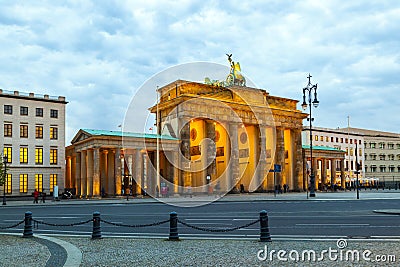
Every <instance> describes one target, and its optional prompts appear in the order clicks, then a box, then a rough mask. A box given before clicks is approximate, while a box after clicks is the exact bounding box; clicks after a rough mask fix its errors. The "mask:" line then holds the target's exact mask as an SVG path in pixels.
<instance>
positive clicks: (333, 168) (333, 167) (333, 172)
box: [331, 159, 336, 186]
mask: <svg viewBox="0 0 400 267" xmlns="http://www.w3.org/2000/svg"><path fill="white" fill-rule="evenodd" d="M335 179H336V159H331V186H332V185H333V184H334V183H335Z"/></svg>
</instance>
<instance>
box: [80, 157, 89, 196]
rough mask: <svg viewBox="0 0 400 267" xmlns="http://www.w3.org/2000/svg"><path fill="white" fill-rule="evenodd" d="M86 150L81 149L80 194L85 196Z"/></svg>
mask: <svg viewBox="0 0 400 267" xmlns="http://www.w3.org/2000/svg"><path fill="white" fill-rule="evenodd" d="M87 171H88V170H87V150H82V151H81V196H87V194H88V193H87Z"/></svg>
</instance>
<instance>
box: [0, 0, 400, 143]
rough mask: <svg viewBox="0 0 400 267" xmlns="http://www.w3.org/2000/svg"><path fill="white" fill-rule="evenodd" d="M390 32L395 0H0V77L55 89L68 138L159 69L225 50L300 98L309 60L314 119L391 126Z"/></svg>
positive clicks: (275, 87)
mask: <svg viewBox="0 0 400 267" xmlns="http://www.w3.org/2000/svg"><path fill="white" fill-rule="evenodd" d="M399 32H400V2H398V1H329V0H328V1H317V0H315V1H312V0H308V1H307V0H306V1H278V0H276V1H184V0H181V1H179V0H178V1H89V0H85V1H2V3H1V6H0V47H1V53H0V60H1V64H0V88H3V89H6V90H20V91H23V92H35V93H41V94H44V93H46V94H50V95H63V96H66V98H67V101H69V104H68V105H67V137H66V143H67V144H69V143H70V141H71V139H72V137H73V135H75V133H76V132H77V131H78V129H80V128H95V129H107V130H117V129H118V127H117V126H118V125H119V124H121V122H122V121H123V119H124V115H125V112H126V109H127V107H128V105H129V103H130V101H131V99H132V97H133V96H134V95H135V92H137V90H138V89H139V88H140V87H141V86H142V85H143V84H144V83H145V82H146V80H147V79H149V78H150V77H152V76H153V75H155V74H157V73H159V72H160V71H163V70H165V69H167V68H170V67H173V66H175V65H179V64H184V63H191V62H199V61H201V62H213V63H217V64H223V65H228V62H227V60H226V56H225V53H232V54H233V59H234V60H235V61H239V62H240V64H241V67H242V72H243V73H244V74H245V75H246V76H247V77H249V78H251V80H252V81H253V82H254V84H255V85H256V86H257V87H259V88H263V89H266V90H267V91H268V92H269V93H270V94H272V95H277V96H282V97H288V98H294V99H298V100H301V97H302V88H303V87H304V86H305V85H306V84H307V78H306V77H307V75H308V73H309V72H310V73H311V75H312V76H313V78H312V82H313V83H318V87H319V100H320V106H319V107H318V109H316V110H315V111H314V112H313V114H315V123H314V124H315V125H316V126H321V127H331V128H335V127H346V126H347V116H350V124H351V126H352V127H361V128H368V129H377V130H384V131H393V132H399V130H398V126H399V125H400V116H398V114H400V98H398V97H397V95H398V94H399V89H400V88H399V85H400V75H399V74H400V44H399V38H398V36H399ZM177 78H179V77H177ZM171 81H172V80H171ZM160 86H162V84H160ZM143 97H146V96H143ZM149 98H152V95H151V94H150V93H149ZM299 108H300V106H299Z"/></svg>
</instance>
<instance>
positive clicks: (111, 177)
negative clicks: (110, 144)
mask: <svg viewBox="0 0 400 267" xmlns="http://www.w3.org/2000/svg"><path fill="white" fill-rule="evenodd" d="M107 167H108V168H107V169H108V172H107V190H106V192H107V194H109V195H115V194H116V192H115V173H116V171H115V150H110V151H109V152H108V154H107Z"/></svg>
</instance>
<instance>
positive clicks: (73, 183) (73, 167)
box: [71, 153, 76, 188]
mask: <svg viewBox="0 0 400 267" xmlns="http://www.w3.org/2000/svg"><path fill="white" fill-rule="evenodd" d="M72 155H73V156H72V158H71V187H72V188H76V153H73V154H72Z"/></svg>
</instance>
